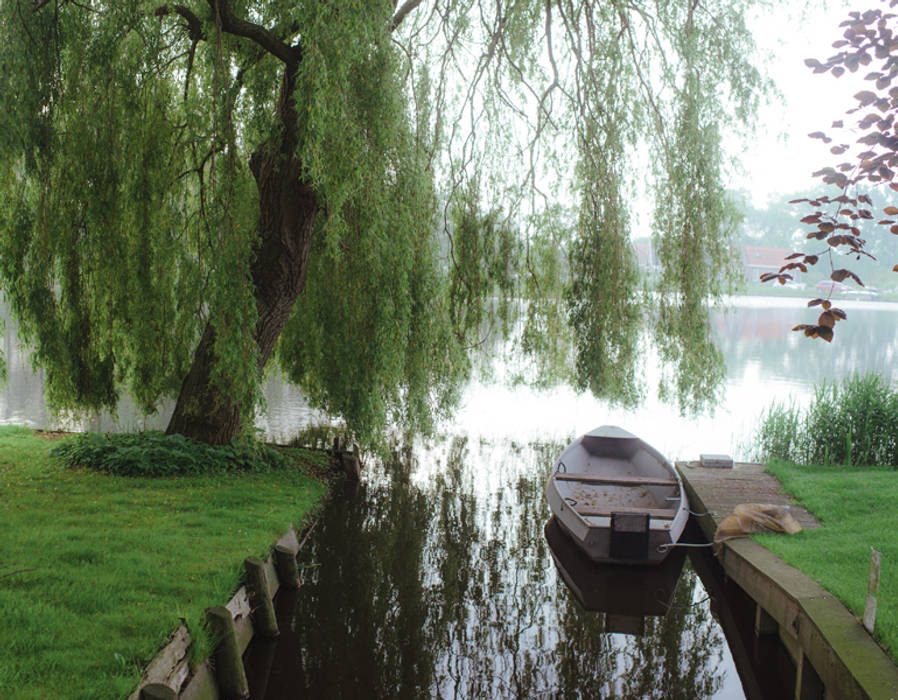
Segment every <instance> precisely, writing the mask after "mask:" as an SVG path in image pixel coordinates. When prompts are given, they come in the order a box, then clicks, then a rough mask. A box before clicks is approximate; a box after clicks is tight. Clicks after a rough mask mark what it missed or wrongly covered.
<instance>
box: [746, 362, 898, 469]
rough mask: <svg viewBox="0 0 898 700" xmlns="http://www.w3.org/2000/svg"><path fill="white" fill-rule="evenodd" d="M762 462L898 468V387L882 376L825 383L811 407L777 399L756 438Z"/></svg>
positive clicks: (755, 450)
mask: <svg viewBox="0 0 898 700" xmlns="http://www.w3.org/2000/svg"><path fill="white" fill-rule="evenodd" d="M752 453H753V455H752V456H753V457H754V458H755V459H757V460H759V461H767V460H771V459H782V460H786V461H790V462H795V463H797V464H822V465H834V464H844V465H853V466H870V465H879V466H889V467H891V468H893V469H895V468H898V391H896V390H895V388H894V387H893V386H892V385H891V383H889V382H888V381H887V380H886V379H884V378H883V377H881V376H879V375H877V374H866V375H858V374H855V375H852V376H850V377H848V378H846V379H845V380H843V381H842V382H825V383H824V384H823V385H821V386H820V387H817V388H816V389H815V391H814V397H813V399H812V400H811V402H810V404H809V406H808V407H807V408H806V409H801V408H800V407H798V406H796V405H795V403H790V404H783V403H776V404H774V405H772V406H771V407H770V408H769V409H768V410H767V411H765V412H764V413H763V414H762V415H761V418H760V422H759V426H758V428H757V430H756V431H755V436H754V440H753V449H752Z"/></svg>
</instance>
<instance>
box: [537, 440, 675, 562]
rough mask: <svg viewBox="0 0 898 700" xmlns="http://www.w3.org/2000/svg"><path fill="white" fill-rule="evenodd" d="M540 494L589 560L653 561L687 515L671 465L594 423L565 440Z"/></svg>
mask: <svg viewBox="0 0 898 700" xmlns="http://www.w3.org/2000/svg"><path fill="white" fill-rule="evenodd" d="M545 492H546V499H547V501H548V504H549V508H550V510H551V511H552V514H553V515H554V516H555V519H556V521H557V523H558V525H559V527H561V529H562V530H564V532H565V533H567V535H568V536H569V537H570V538H571V539H572V540H573V542H574V543H575V544H576V545H577V546H578V547H579V548H580V549H581V550H582V551H583V552H584V553H585V554H586V555H587V556H588V557H589V558H590V559H592V560H593V561H596V562H602V563H610V564H627V565H634V564H636V565H657V564H660V563H661V562H663V561H664V559H665V558H666V557H667V555H668V553H669V552H670V550H671V549H672V546H673V545H675V544H676V543H677V541H678V540H679V538H680V536H681V535H682V533H683V529H684V528H685V527H686V522H687V521H688V519H689V503H688V499H687V498H686V494H685V491H684V489H683V484H682V480H681V478H680V476H679V474H678V473H677V471H676V470H675V469H674V468H673V466H671V465H670V463H669V462H668V461H667V460H666V459H665V458H664V457H663V456H662V455H661V454H660V453H659V452H658V451H657V450H655V449H654V448H652V447H651V446H649V445H647V444H646V443H645V442H643V441H642V440H640V439H639V438H637V437H635V436H634V435H631V434H630V433H628V432H626V431H624V430H622V429H620V428H616V427H614V426H602V427H601V428H596V429H595V430H593V431H591V432H589V433H587V434H586V435H584V436H582V437H580V438H578V439H577V440H575V441H574V442H573V443H571V444H570V445H568V447H567V448H566V449H565V450H564V452H562V454H561V456H560V457H559V459H558V460H557V461H556V464H555V467H554V469H553V473H552V475H551V476H550V478H549V480H548V482H547V483H546V489H545Z"/></svg>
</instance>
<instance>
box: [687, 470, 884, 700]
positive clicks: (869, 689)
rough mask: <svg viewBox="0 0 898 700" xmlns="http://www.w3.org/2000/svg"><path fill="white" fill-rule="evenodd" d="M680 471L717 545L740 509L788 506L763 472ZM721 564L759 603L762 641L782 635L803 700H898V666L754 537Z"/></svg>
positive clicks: (728, 546)
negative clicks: (724, 524)
mask: <svg viewBox="0 0 898 700" xmlns="http://www.w3.org/2000/svg"><path fill="white" fill-rule="evenodd" d="M677 469H678V470H679V472H680V474H681V476H682V477H683V482H684V486H685V488H686V493H687V495H688V496H689V502H690V506H691V508H692V510H694V511H697V512H699V513H702V514H703V515H701V516H699V517H698V518H697V519H698V523H699V525H700V526H701V528H702V531H703V532H704V534H705V536H706V537H707V538H708V540H709V541H713V539H714V532H715V530H716V529H717V526H718V525H719V523H720V521H721V520H722V519H723V518H724V517H726V516H727V515H728V514H729V512H730V511H731V510H732V505H733V503H740V502H743V503H744V502H764V503H768V502H784V503H788V497H787V496H785V495H784V494H782V493H781V492H780V493H778V494H775V493H770V492H769V485H765V482H763V479H764V478H767V477H769V476H770V475H767V474H765V473H764V471H763V468H762V467H761V465H757V464H743V463H738V464H736V465H734V466H733V467H731V468H730V469H728V470H720V469H708V468H703V467H701V465H700V464H699V463H696V462H692V463H686V462H678V463H677ZM774 481H775V480H774ZM778 483H779V482H776V484H777V488H779V487H778ZM759 494H760V497H759ZM777 499H780V500H777ZM799 519H800V520H801V521H802V524H804V525H805V526H806V527H807V526H808V525H809V524H810V525H812V526H813V525H814V524H816V523H808V522H807V521H805V517H804V516H800V518H799ZM718 562H719V563H720V565H721V566H722V567H723V570H724V572H725V573H726V575H727V576H728V577H729V578H730V579H732V580H733V581H734V582H735V583H736V584H738V585H739V587H740V588H742V589H743V590H744V591H745V592H746V593H747V594H748V595H749V596H750V597H751V598H752V600H754V601H755V604H756V612H755V634H756V635H758V636H760V635H767V634H770V635H777V636H778V637H779V638H780V640H781V641H782V643H783V645H784V646H785V648H786V650H787V651H788V652H789V655H790V656H791V657H792V660H793V661H794V662H795V667H796V677H795V700H898V666H896V665H895V663H894V662H892V660H891V659H890V658H889V657H888V656H887V655H886V653H885V652H884V651H883V650H882V649H881V648H880V647H879V645H878V644H877V643H876V641H875V640H874V639H873V638H872V637H871V636H870V635H869V634H868V633H867V631H866V630H865V629H864V627H863V626H862V625H861V622H860V620H858V618H857V617H855V616H854V615H853V614H852V613H851V612H850V611H849V610H848V609H847V608H846V607H845V606H844V605H843V604H842V603H841V602H840V601H839V600H837V599H836V598H835V597H834V596H833V595H832V594H830V593H829V592H828V591H826V590H824V589H823V588H822V587H821V586H820V585H819V584H818V583H816V582H815V581H813V580H812V579H811V578H809V577H808V576H806V575H805V574H803V573H802V572H801V571H799V570H798V569H796V568H794V567H792V566H790V565H789V564H786V562H784V561H783V560H782V559H780V558H779V557H778V556H776V555H775V554H773V553H772V552H771V551H769V550H768V549H765V548H764V547H762V546H761V545H759V544H758V543H757V542H755V541H754V540H752V539H749V538H747V537H746V538H738V539H733V540H727V541H725V542H723V543H722V549H721V551H720V553H719V554H718Z"/></svg>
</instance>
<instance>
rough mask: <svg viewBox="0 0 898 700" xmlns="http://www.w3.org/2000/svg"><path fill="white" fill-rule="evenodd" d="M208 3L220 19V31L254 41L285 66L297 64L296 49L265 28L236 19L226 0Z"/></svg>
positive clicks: (297, 54) (298, 57)
mask: <svg viewBox="0 0 898 700" xmlns="http://www.w3.org/2000/svg"><path fill="white" fill-rule="evenodd" d="M208 2H209V6H210V7H211V8H212V10H213V12H215V11H217V12H218V16H219V17H220V18H221V29H222V31H225V32H227V33H228V34H233V35H234V36H242V37H243V38H245V39H249V40H250V41H254V42H255V43H257V44H258V45H259V46H261V47H262V48H263V49H265V50H266V51H267V52H268V53H270V54H271V55H272V56H274V57H275V58H278V59H280V60H281V61H283V62H284V63H286V64H287V65H295V64H296V63H298V62H299V59H300V57H301V54H300V50H299V48H298V47H296V46H290V45H289V44H286V43H284V42H283V41H281V39H279V38H278V37H277V36H276V35H275V34H274V33H272V32H270V31H269V30H268V29H266V28H265V27H263V26H261V25H258V24H254V23H253V22H248V21H247V20H245V19H242V18H240V17H238V16H237V15H235V14H234V11H233V10H232V9H231V6H230V4H229V3H228V2H227V0H208Z"/></svg>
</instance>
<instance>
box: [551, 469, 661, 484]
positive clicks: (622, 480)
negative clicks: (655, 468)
mask: <svg viewBox="0 0 898 700" xmlns="http://www.w3.org/2000/svg"><path fill="white" fill-rule="evenodd" d="M554 477H555V479H556V480H557V481H581V482H583V483H585V484H612V485H619V486H676V485H677V480H676V479H674V478H670V477H663V476H628V475H625V474H618V475H615V476H606V475H604V474H589V473H587V472H555V474H554Z"/></svg>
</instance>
